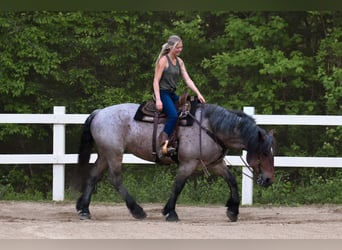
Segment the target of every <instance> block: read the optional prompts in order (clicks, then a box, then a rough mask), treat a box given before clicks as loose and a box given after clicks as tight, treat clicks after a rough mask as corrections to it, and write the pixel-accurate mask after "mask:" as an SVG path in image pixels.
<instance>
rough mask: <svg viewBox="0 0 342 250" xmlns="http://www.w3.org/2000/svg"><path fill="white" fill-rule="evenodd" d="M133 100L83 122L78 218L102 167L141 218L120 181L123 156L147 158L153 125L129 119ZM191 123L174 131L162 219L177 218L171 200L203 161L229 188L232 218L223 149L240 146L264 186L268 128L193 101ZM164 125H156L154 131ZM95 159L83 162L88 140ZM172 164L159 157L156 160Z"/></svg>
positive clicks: (85, 214) (85, 215) (231, 182)
mask: <svg viewBox="0 0 342 250" xmlns="http://www.w3.org/2000/svg"><path fill="white" fill-rule="evenodd" d="M138 107H139V104H133V103H125V104H118V105H113V106H109V107H106V108H103V109H98V110H95V111H93V112H92V113H91V114H90V115H89V117H88V118H87V120H86V121H85V123H84V125H83V130H82V136H81V143H80V148H79V159H78V160H79V164H78V167H77V172H78V174H77V177H78V181H79V183H78V187H79V190H80V191H81V192H82V194H81V196H80V197H79V199H78V200H77V204H76V209H77V211H78V214H79V216H80V219H90V210H89V205H90V200H91V195H92V192H93V191H94V188H95V185H96V183H97V182H98V181H99V180H100V179H101V177H102V175H103V173H104V171H105V170H107V169H109V178H110V181H111V183H112V184H113V186H114V188H115V189H116V190H117V191H118V192H119V193H120V195H121V196H122V198H123V199H124V200H125V202H126V205H127V208H128V209H129V211H130V213H131V214H132V215H133V217H134V218H137V219H143V218H145V217H146V213H145V211H144V210H143V208H142V207H141V206H140V205H138V204H137V202H136V201H135V199H134V198H133V197H132V196H131V195H130V194H129V192H128V191H127V189H126V188H125V187H124V185H123V177H122V159H123V154H124V152H125V153H132V154H134V155H136V156H138V157H140V158H142V159H145V160H148V161H153V156H152V133H153V124H152V123H146V122H140V121H136V120H134V116H135V113H136V111H137V109H138ZM194 118H195V121H196V122H194V123H193V125H192V126H189V127H179V129H178V138H179V141H178V145H179V147H178V154H177V157H178V172H177V175H176V178H175V181H174V185H173V189H172V193H171V196H170V198H169V200H168V201H167V203H166V205H165V206H164V208H163V209H162V214H163V215H164V216H166V220H167V221H178V215H177V213H176V202H177V198H178V196H179V195H180V193H181V191H182V189H183V187H184V185H185V183H186V181H187V179H188V177H189V176H190V175H191V174H192V173H193V172H194V171H195V169H196V168H197V167H198V166H201V165H204V166H205V168H206V169H207V170H208V171H209V172H210V173H213V174H216V175H219V176H222V177H223V178H224V180H225V181H226V182H227V184H228V187H229V189H230V197H229V199H228V201H227V203H226V207H227V210H226V214H227V216H228V218H229V219H230V220H231V221H237V219H238V214H239V205H240V197H239V192H238V186H237V182H236V179H235V177H234V176H233V175H232V174H231V172H230V171H229V169H228V168H227V166H226V163H225V161H224V157H225V155H226V153H227V150H228V149H244V150H246V151H247V156H246V160H247V163H248V164H249V167H250V168H251V169H253V172H254V175H255V177H256V182H257V183H258V184H259V185H260V186H264V187H267V186H269V185H271V184H272V182H273V181H274V144H275V140H274V137H273V132H268V133H267V132H266V131H265V130H264V129H262V128H260V127H259V126H257V125H256V123H255V121H254V119H253V118H252V117H250V116H248V115H247V114H245V113H243V112H235V111H230V110H228V109H225V108H223V107H220V106H217V105H214V104H205V105H200V104H199V105H198V107H197V110H196V113H195V116H194ZM163 126H164V124H159V125H158V132H157V134H159V132H160V131H161V130H162V128H163ZM94 142H95V144H96V148H97V152H98V158H97V160H96V162H95V164H94V165H90V164H89V159H90V154H91V150H92V147H93V146H94V145H93V144H94ZM172 162H174V161H173V160H171V158H169V157H165V158H161V159H160V162H159V163H160V164H170V163H172Z"/></svg>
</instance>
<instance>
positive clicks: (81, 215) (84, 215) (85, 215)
mask: <svg viewBox="0 0 342 250" xmlns="http://www.w3.org/2000/svg"><path fill="white" fill-rule="evenodd" d="M78 217H79V218H80V220H90V219H91V216H90V213H84V212H80V213H78Z"/></svg>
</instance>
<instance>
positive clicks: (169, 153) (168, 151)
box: [161, 140, 176, 156]
mask: <svg viewBox="0 0 342 250" xmlns="http://www.w3.org/2000/svg"><path fill="white" fill-rule="evenodd" d="M168 144H169V140H166V141H165V143H164V144H163V147H162V150H161V151H162V154H163V155H164V156H173V155H175V153H176V149H175V148H174V147H168Z"/></svg>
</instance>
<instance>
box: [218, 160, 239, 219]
mask: <svg viewBox="0 0 342 250" xmlns="http://www.w3.org/2000/svg"><path fill="white" fill-rule="evenodd" d="M213 169H214V171H215V172H216V174H218V175H221V176H222V177H223V178H224V179H225V181H226V183H227V184H228V186H229V189H230V197H229V199H228V201H227V203H226V207H227V212H226V214H227V216H228V218H229V219H230V220H231V221H233V222H235V221H237V220H238V215H239V205H240V196H239V190H238V185H237V181H236V178H235V176H234V175H233V174H232V173H231V172H230V171H229V170H228V168H227V166H226V164H225V163H224V162H222V163H220V164H218V165H216V166H215V167H214V168H213Z"/></svg>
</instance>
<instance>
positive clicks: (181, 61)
mask: <svg viewBox="0 0 342 250" xmlns="http://www.w3.org/2000/svg"><path fill="white" fill-rule="evenodd" d="M177 61H178V62H179V65H181V66H182V65H184V61H183V59H182V58H180V57H179V56H177Z"/></svg>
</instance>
